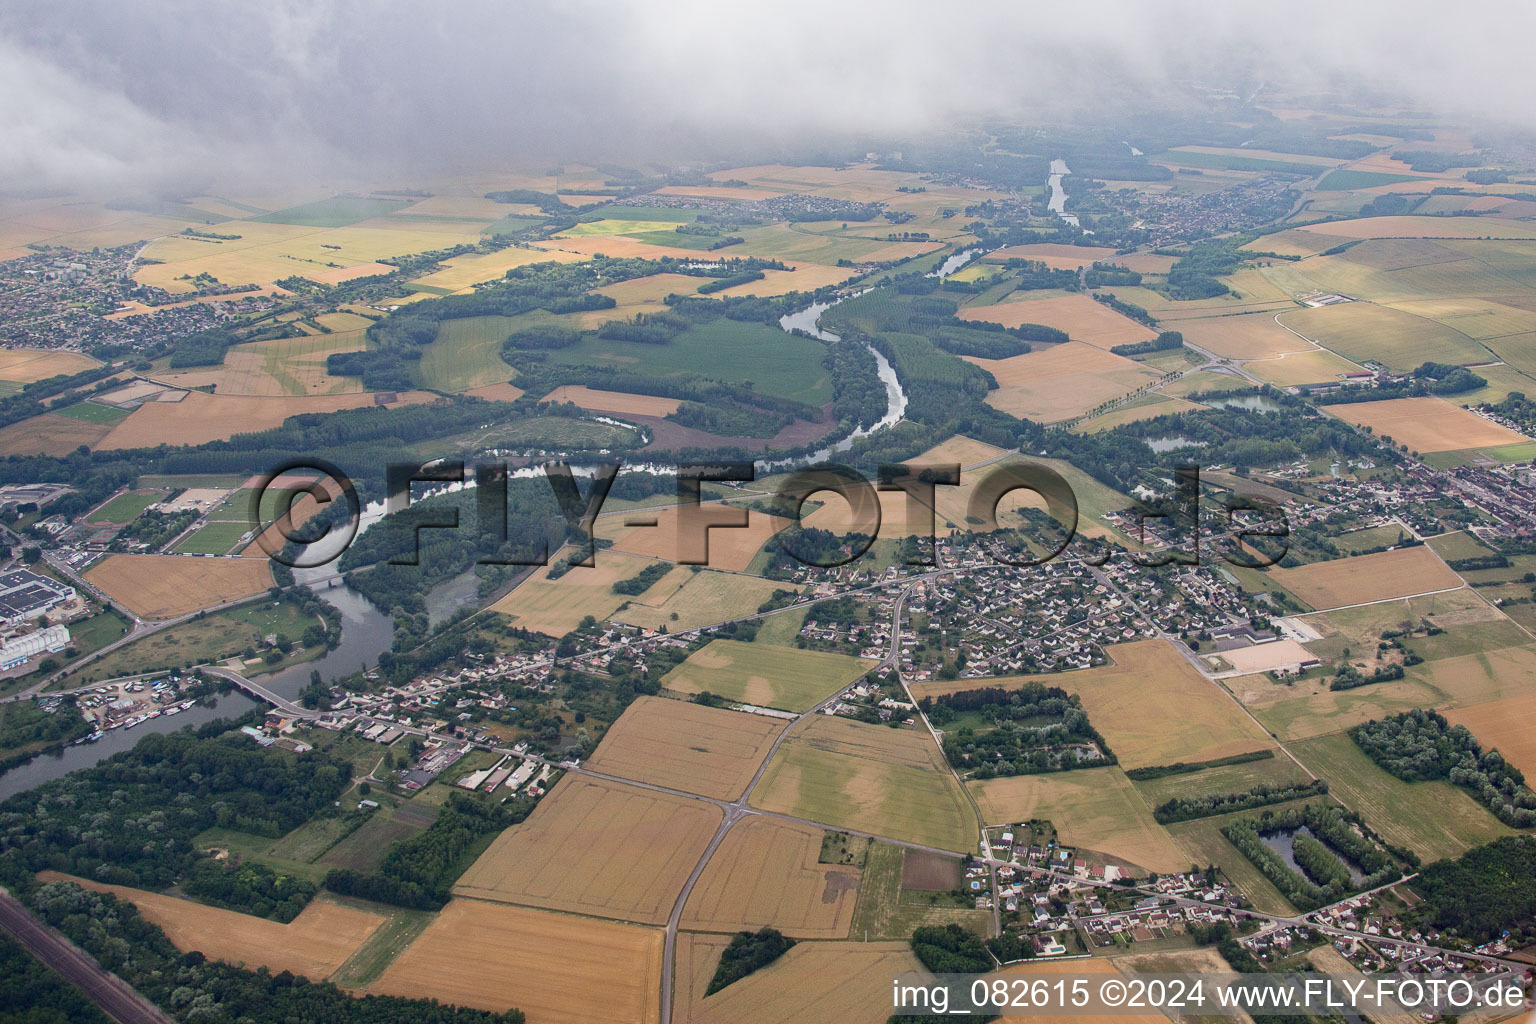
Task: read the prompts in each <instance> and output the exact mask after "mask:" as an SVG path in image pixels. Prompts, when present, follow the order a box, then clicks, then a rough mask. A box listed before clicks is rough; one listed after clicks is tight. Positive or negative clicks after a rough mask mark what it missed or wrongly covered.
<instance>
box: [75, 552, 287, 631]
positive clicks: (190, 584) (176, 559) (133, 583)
mask: <svg viewBox="0 0 1536 1024" xmlns="http://www.w3.org/2000/svg"><path fill="white" fill-rule="evenodd" d="M85 578H86V580H87V581H88V582H90V583H91V584H93V585H95V586H97V587H99V588H101V591H102V593H104V594H106V595H107V596H108V597H110V598H111V599H112V600H114V601H116V602H117V603H118V604H120V605H122V606H123V607H124V608H127V609H128V610H129V611H131V612H133V613H134V614H135V615H137V616H139V617H140V618H144V619H169V618H172V617H174V616H177V615H185V614H187V613H188V612H195V611H198V610H200V609H203V608H208V607H211V606H212V605H216V604H223V603H224V602H226V601H234V600H237V599H239V598H242V597H252V596H254V595H256V594H259V593H261V592H262V591H264V590H266V589H267V588H268V587H270V586H272V570H271V568H270V567H269V566H268V564H267V562H266V561H265V560H264V559H258V558H197V557H194V556H191V555H108V556H107V557H106V558H105V559H104V560H102V561H101V562H98V563H97V564H95V565H93V566H91V568H90V569H89V570H88V571H87V572H86V574H85Z"/></svg>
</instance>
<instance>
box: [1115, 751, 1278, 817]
mask: <svg viewBox="0 0 1536 1024" xmlns="http://www.w3.org/2000/svg"><path fill="white" fill-rule="evenodd" d="M1306 779H1307V773H1306V772H1304V771H1302V770H1301V769H1300V768H1299V767H1297V765H1296V762H1295V761H1292V760H1291V759H1290V758H1288V757H1286V756H1285V754H1284V753H1277V754H1276V755H1275V756H1274V757H1268V758H1265V759H1264V760H1262V761H1245V762H1243V763H1242V764H1227V765H1222V766H1221V767H1219V768H1207V769H1205V770H1204V771H1198V772H1186V773H1185V774H1183V775H1165V776H1163V777H1162V778H1160V779H1148V780H1146V781H1145V782H1137V781H1135V780H1132V781H1131V786H1132V787H1134V788H1135V790H1136V791H1137V792H1138V793H1140V794H1141V796H1142V799H1144V800H1145V801H1146V802H1147V806H1148V807H1152V808H1156V807H1157V806H1158V805H1159V804H1163V803H1166V802H1167V801H1169V800H1172V799H1173V798H1174V797H1202V796H1214V795H1217V794H1220V793H1241V792H1244V791H1246V790H1250V789H1253V788H1254V787H1255V786H1284V785H1289V784H1290V783H1293V782H1305V781H1306Z"/></svg>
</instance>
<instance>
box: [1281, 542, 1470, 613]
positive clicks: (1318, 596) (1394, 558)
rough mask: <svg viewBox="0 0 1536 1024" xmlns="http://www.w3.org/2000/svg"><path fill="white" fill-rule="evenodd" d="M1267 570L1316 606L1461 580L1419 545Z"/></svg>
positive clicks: (1402, 593)
mask: <svg viewBox="0 0 1536 1024" xmlns="http://www.w3.org/2000/svg"><path fill="white" fill-rule="evenodd" d="M1266 571H1267V572H1269V573H1270V574H1271V575H1272V576H1273V577H1274V579H1275V581H1276V582H1278V583H1279V584H1280V585H1281V586H1282V587H1284V588H1285V589H1286V590H1289V591H1290V592H1291V593H1293V594H1295V595H1296V596H1297V597H1299V598H1301V599H1302V600H1303V601H1305V602H1307V604H1309V605H1311V606H1312V607H1313V608H1316V609H1317V610H1318V611H1326V610H1327V609H1329V608H1339V607H1342V606H1344V605H1351V604H1365V603H1366V602H1367V601H1384V600H1387V599H1389V598H1394V597H1408V596H1410V595H1413V594H1427V593H1429V592H1430V591H1432V590H1449V589H1450V588H1452V587H1459V586H1462V585H1463V584H1462V582H1461V578H1460V577H1459V576H1457V575H1456V574H1455V573H1454V572H1452V571H1451V570H1450V569H1449V568H1448V567H1447V566H1446V564H1445V563H1444V562H1442V561H1441V560H1440V557H1439V556H1438V555H1436V554H1435V553H1434V552H1433V551H1431V550H1430V549H1429V548H1428V547H1425V546H1423V545H1420V546H1418V547H1411V548H1397V549H1396V550H1394V551H1381V552H1378V553H1376V554H1374V555H1356V556H1355V557H1353V558H1335V559H1333V560H1332V561H1329V562H1313V563H1312V564H1310V565H1302V566H1298V567H1297V568H1295V569H1282V568H1279V567H1275V568H1271V569H1268V570H1266Z"/></svg>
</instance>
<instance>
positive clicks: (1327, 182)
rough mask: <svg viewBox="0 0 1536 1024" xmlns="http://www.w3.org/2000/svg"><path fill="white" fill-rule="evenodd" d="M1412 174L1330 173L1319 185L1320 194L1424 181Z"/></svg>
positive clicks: (1344, 171)
mask: <svg viewBox="0 0 1536 1024" xmlns="http://www.w3.org/2000/svg"><path fill="white" fill-rule="evenodd" d="M1423 180H1424V179H1423V178H1416V177H1414V176H1413V175H1411V174H1384V173H1382V172H1381V171H1346V170H1337V171H1329V172H1328V173H1327V174H1325V175H1323V180H1322V181H1320V182H1318V183H1317V190H1318V191H1319V192H1353V191H1354V190H1355V189H1357V188H1375V187H1376V186H1378V185H1395V184H1397V183H1398V182H1400V181H1423Z"/></svg>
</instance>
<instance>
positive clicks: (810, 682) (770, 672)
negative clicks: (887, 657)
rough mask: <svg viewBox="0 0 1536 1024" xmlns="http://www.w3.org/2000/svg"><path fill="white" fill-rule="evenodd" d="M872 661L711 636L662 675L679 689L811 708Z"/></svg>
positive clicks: (665, 683) (768, 704)
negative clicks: (682, 660)
mask: <svg viewBox="0 0 1536 1024" xmlns="http://www.w3.org/2000/svg"><path fill="white" fill-rule="evenodd" d="M872 664H873V663H872V662H868V661H861V660H860V659H858V658H850V657H848V656H847V655H843V654H829V653H826V652H825V651H803V650H800V649H799V648H796V647H775V646H768V645H763V644H756V643H750V644H748V643H742V642H740V641H739V640H715V641H712V642H711V643H709V644H708V645H707V646H705V647H702V648H700V649H699V650H697V651H695V652H694V653H693V655H692V656H690V657H689V658H688V660H687V661H685V662H683V663H682V664H681V665H679V666H677V667H676V668H674V669H673V670H672V671H671V672H668V673H667V674H666V675H665V676H663V677H662V679H661V685H662V686H664V687H666V688H668V689H670V690H676V691H678V692H679V693H701V692H703V691H705V690H708V691H709V692H710V693H713V694H716V695H717V696H720V697H724V698H726V699H727V700H734V701H741V702H743V703H746V704H757V705H760V706H762V707H773V708H783V709H784V710H785V711H809V710H810V709H811V708H813V707H815V706H816V705H817V704H819V703H820V702H821V701H823V700H826V699H827V698H828V697H830V696H832V695H833V694H834V693H836V692H838V691H839V690H841V689H842V688H843V687H845V686H847V685H848V684H849V683H852V682H853V681H854V680H855V679H858V678H859V677H860V676H862V675H863V674H864V673H865V672H868V671H869V669H870V667H871V665H872Z"/></svg>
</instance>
